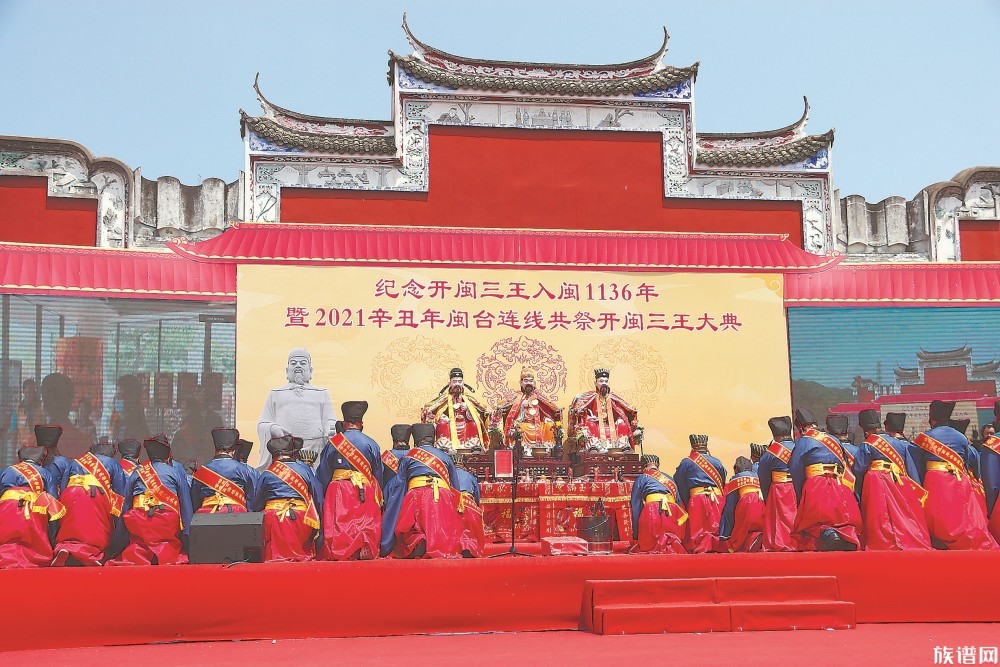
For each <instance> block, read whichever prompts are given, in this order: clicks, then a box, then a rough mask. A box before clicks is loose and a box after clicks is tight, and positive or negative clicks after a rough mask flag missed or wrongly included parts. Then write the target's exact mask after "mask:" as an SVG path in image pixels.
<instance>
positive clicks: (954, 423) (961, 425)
mask: <svg viewBox="0 0 1000 667" xmlns="http://www.w3.org/2000/svg"><path fill="white" fill-rule="evenodd" d="M971 423H972V420H971V419H952V420H951V423H950V424H949V426H951V427H952V428H953V429H955V430H956V431H958V432H959V433H961V434H962V435H965V432H966V431H967V430H969V424H971Z"/></svg>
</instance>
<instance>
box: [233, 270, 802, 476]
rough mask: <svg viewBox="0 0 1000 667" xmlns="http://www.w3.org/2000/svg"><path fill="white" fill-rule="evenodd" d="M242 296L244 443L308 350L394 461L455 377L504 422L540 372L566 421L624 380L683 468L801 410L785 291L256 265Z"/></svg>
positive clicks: (639, 278) (778, 283) (733, 451)
mask: <svg viewBox="0 0 1000 667" xmlns="http://www.w3.org/2000/svg"><path fill="white" fill-rule="evenodd" d="M237 290H238V294H237V329H236V330H237V345H236V351H237V359H236V365H237V375H238V377H239V378H240V387H239V391H238V392H237V423H238V426H239V428H240V431H241V432H245V433H253V432H254V431H255V428H256V424H257V421H258V419H259V417H260V415H261V410H262V406H263V403H264V400H265V398H266V397H267V395H268V391H269V390H271V389H274V388H277V387H280V386H282V385H284V384H285V382H286V377H285V364H286V359H287V355H288V352H289V351H290V350H291V349H293V348H297V347H304V348H307V349H308V350H309V351H310V353H311V355H312V360H313V369H314V375H313V379H312V384H313V385H314V386H317V387H324V388H326V389H328V390H329V392H330V394H331V396H332V398H333V404H334V407H335V411H336V412H337V413H339V412H340V404H341V402H343V401H347V400H367V401H368V402H369V404H370V406H371V407H370V409H369V412H368V416H367V417H366V419H365V430H366V432H367V433H369V434H370V435H371V436H372V437H374V438H375V439H376V441H378V442H379V443H380V444H382V446H383V447H388V445H389V442H388V434H389V428H390V426H391V425H392V424H395V423H412V422H414V421H417V420H418V419H419V416H420V408H421V406H422V405H423V404H424V403H426V402H428V401H430V400H431V399H433V398H434V397H435V396H437V394H438V392H439V391H440V390H441V389H442V387H443V386H444V385H445V384H446V383H447V381H448V371H449V370H450V369H451V368H452V367H456V366H457V367H461V368H462V369H463V370H464V371H465V378H466V382H467V383H468V384H470V385H471V386H473V387H474V388H475V390H476V395H477V396H478V397H479V398H480V400H482V401H483V402H484V403H487V404H488V405H489V406H491V407H496V406H497V405H500V404H502V403H504V402H506V401H508V400H510V399H511V397H512V396H513V393H514V391H515V390H516V388H517V387H518V382H519V377H520V372H521V369H522V368H523V367H525V366H527V367H530V368H532V369H533V370H534V371H535V373H536V378H537V381H538V386H539V390H540V392H541V393H542V394H543V395H545V396H546V397H548V398H549V399H551V400H553V401H555V403H556V404H557V405H558V406H559V407H560V408H563V409H564V410H565V408H566V407H567V406H568V405H569V403H570V402H571V401H572V399H573V397H574V396H575V395H576V394H578V393H580V392H582V391H585V390H588V389H592V388H593V382H594V373H593V370H594V369H595V368H598V367H606V368H609V369H610V370H611V387H612V390H613V391H615V392H616V393H618V394H620V395H621V396H622V397H623V398H625V400H627V401H629V402H630V403H632V404H633V405H635V406H636V407H637V408H638V410H639V421H640V423H642V424H643V425H644V426H645V427H646V431H645V433H646V435H645V450H646V451H647V452H653V453H657V454H660V455H661V457H663V458H664V460H665V461H666V462H667V463H665V465H667V466H668V467H669V466H671V465H674V464H675V463H676V461H677V460H678V459H679V458H680V457H682V456H684V455H685V454H686V453H687V451H688V434H689V433H708V434H710V435H711V436H712V446H713V451H715V452H716V453H718V454H720V455H722V456H723V457H724V458H725V459H726V460H732V458H734V457H735V456H737V455H739V454H744V453H746V451H747V447H748V443H749V442H751V441H756V442H761V439H762V438H765V437H766V433H767V426H766V420H767V417H768V416H770V415H772V414H778V413H784V412H787V410H788V408H789V402H788V397H789V390H788V347H787V339H786V331H787V329H786V322H785V314H784V308H783V303H782V280H781V276H776V275H771V274H755V275H736V274H707V273H702V274H691V273H688V274H682V273H612V272H600V273H599V272H586V271H573V272H570V271H557V270H552V271H515V270H486V269H462V270H459V269H438V268H433V267H430V268H394V267H385V268H369V267H323V268H317V267H295V266H251V265H241V266H240V267H239V268H238V273H237Z"/></svg>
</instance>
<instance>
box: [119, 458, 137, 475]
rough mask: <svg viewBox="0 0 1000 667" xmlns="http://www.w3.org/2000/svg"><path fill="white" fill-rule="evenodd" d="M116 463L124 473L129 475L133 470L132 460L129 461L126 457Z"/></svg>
mask: <svg viewBox="0 0 1000 667" xmlns="http://www.w3.org/2000/svg"><path fill="white" fill-rule="evenodd" d="M118 463H120V464H121V465H122V470H124V471H125V474H126V475H131V474H132V473H134V472H135V469H136V464H135V462H134V461H129V460H128V459H122V460H121V461H119V462H118Z"/></svg>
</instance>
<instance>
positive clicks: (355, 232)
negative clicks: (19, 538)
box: [0, 18, 1000, 463]
mask: <svg viewBox="0 0 1000 667" xmlns="http://www.w3.org/2000/svg"><path fill="white" fill-rule="evenodd" d="M402 27H403V31H404V34H405V37H406V39H407V40H408V42H409V44H410V46H411V52H410V53H409V54H407V55H399V54H396V53H393V52H390V53H389V62H388V87H389V93H390V102H391V110H392V111H391V114H390V117H389V118H388V119H344V118H338V117H336V116H326V115H311V114H309V113H304V112H303V111H298V110H291V109H287V108H284V107H282V106H279V105H278V103H276V102H275V101H272V100H270V99H269V98H268V97H266V96H265V94H264V89H265V88H266V83H267V82H266V81H264V82H261V81H259V80H255V81H254V82H253V84H252V85H253V89H254V90H255V91H256V94H257V98H258V101H259V104H260V110H259V112H257V111H253V112H247V111H243V110H240V111H239V131H240V132H241V135H242V138H243V147H244V156H243V157H244V166H243V170H242V172H241V173H240V175H239V177H238V178H237V179H236V180H233V181H231V182H226V181H225V180H223V179H219V178H209V179H206V180H204V181H203V182H202V183H199V184H196V185H185V184H183V183H181V182H180V181H179V180H178V179H177V178H174V177H172V176H169V175H162V176H157V177H147V176H146V175H144V174H143V172H142V170H141V168H139V167H133V166H129V165H126V164H124V163H123V162H121V161H120V160H117V159H115V158H113V157H98V156H94V155H93V154H91V153H90V151H89V150H88V149H87V148H86V147H84V146H81V145H79V144H77V143H74V142H72V141H69V140H61V139H58V140H57V139H48V138H32V137H12V136H0V298H2V308H0V334H2V349H0V357H2V373H3V376H2V379H0V424H4V423H6V424H12V423H14V421H16V420H14V421H12V420H11V419H10V417H11V416H12V415H14V414H18V411H19V410H20V411H22V412H23V411H24V410H27V409H29V408H30V409H32V410H37V409H40V408H36V407H32V406H33V405H34V403H33V401H36V400H38V399H37V398H29V397H28V396H27V393H28V392H29V391H37V386H38V385H41V383H42V381H43V380H44V378H45V377H47V376H48V375H51V374H53V373H64V374H68V373H69V372H70V371H72V373H73V374H74V375H75V376H77V377H78V379H79V381H78V383H77V384H78V387H77V393H76V395H75V396H74V398H73V410H72V413H73V415H74V416H75V415H76V414H77V411H78V409H79V402H80V399H81V398H83V397H86V398H87V399H88V400H87V404H88V407H89V409H90V410H91V411H92V413H93V414H92V418H93V420H94V421H95V429H96V431H97V432H98V433H105V432H110V426H111V424H112V423H113V420H114V413H113V411H112V410H111V407H110V406H113V405H114V404H115V400H116V396H118V395H119V393H120V391H119V387H118V386H117V384H118V380H119V379H120V378H121V377H122V376H125V375H131V376H134V377H136V378H137V379H138V382H139V384H140V387H141V388H142V389H141V391H142V393H143V398H142V400H143V404H144V408H145V409H146V410H147V414H148V415H149V421H150V428H151V429H153V428H154V425H155V427H156V428H155V429H154V430H157V429H158V430H162V431H165V432H171V433H173V432H174V431H179V430H181V428H182V426H183V425H184V424H185V423H191V420H192V419H195V418H197V419H208V418H215V417H216V416H218V417H219V418H220V419H221V420H222V421H224V422H225V423H231V421H232V419H233V415H234V412H235V407H234V406H235V399H234V396H235V392H236V388H235V387H236V381H235V367H234V364H233V363H232V357H233V356H234V347H235V339H236V334H235V328H236V327H235V311H236V306H235V302H236V291H237V289H236V267H237V266H238V265H239V264H243V263H275V264H308V265H317V266H322V265H351V266H365V265H371V266H405V265H407V264H411V265H412V264H413V263H414V262H423V263H425V264H434V265H436V266H439V267H456V266H459V267H460V266H479V267H487V268H505V267H506V268H509V267H512V266H516V267H518V268H543V269H551V268H554V267H561V268H567V269H587V270H605V271H612V270H613V271H623V272H628V271H632V272H641V271H650V272H656V271H660V272H684V271H693V272H743V273H754V272H756V273H774V274H781V276H782V279H783V283H782V287H781V298H782V299H783V303H784V306H785V309H786V310H785V312H786V313H787V310H788V309H792V308H818V307H829V308H837V307H842V306H857V307H886V306H900V307H909V306H930V307H941V308H945V307H950V306H976V307H982V306H995V305H997V304H1000V269H998V268H997V265H996V264H991V263H989V261H988V260H998V259H1000V228H998V226H997V225H998V224H1000V223H998V220H1000V168H989V167H977V168H973V169H969V170H966V171H963V172H961V173H960V174H958V175H956V176H955V177H954V178H953V179H951V180H949V181H946V182H942V183H937V184H934V185H931V186H929V187H928V188H925V189H924V190H922V191H921V192H920V193H917V195H916V196H914V197H913V198H912V199H909V200H907V199H905V198H903V197H891V198H889V199H886V200H885V201H882V202H878V203H869V202H866V201H865V200H864V199H863V198H861V197H858V196H855V195H851V196H846V197H840V195H839V192H838V191H837V190H836V189H835V187H834V184H833V179H832V157H833V144H834V134H833V130H828V129H826V128H820V130H819V131H816V132H810V131H808V130H807V124H808V120H809V110H810V109H809V104H808V102H807V101H806V102H804V105H803V108H802V109H789V110H788V112H787V115H786V116H784V117H783V118H779V119H776V122H775V125H777V126H779V127H777V129H771V130H763V131H744V132H731V131H730V132H717V131H709V130H706V129H701V128H699V127H697V125H696V113H695V91H696V80H697V75H698V64H697V63H693V64H691V63H679V64H668V63H667V62H666V60H667V46H668V37H669V36H668V35H667V33H666V31H665V30H664V33H663V39H662V43H660V44H659V46H658V47H657V48H655V49H654V50H653V51H652V53H651V54H650V55H648V56H645V57H642V58H639V59H637V60H634V61H632V62H626V63H619V64H612V65H573V64H548V63H525V62H502V61H492V60H482V59H478V58H473V57H466V56H457V55H453V54H450V53H447V52H445V51H443V50H441V49H438V48H436V47H433V46H430V45H428V44H426V43H424V42H422V41H421V40H419V39H418V38H417V37H416V36H415V35H414V34H413V33H412V32H411V30H410V28H409V26H408V25H407V24H406V21H405V18H404V21H403V26H402ZM248 84H249V82H248ZM234 111H235V110H234ZM310 111H313V112H317V111H322V112H329V113H334V114H335V113H336V110H310ZM792 118H796V119H795V120H794V121H793V122H791V123H788V124H785V125H783V126H782V123H787V121H788V120H789V119H792ZM734 125H738V118H734ZM713 130H714V128H713ZM235 131H236V128H235V127H234V132H235ZM790 335H791V336H794V335H795V332H794V331H792V332H790ZM76 338H83V339H86V342H78V343H72V342H68V341H71V340H73V339H76ZM935 354H937V356H934V355H935ZM941 354H943V353H940V354H939V353H929V352H928V353H922V355H923V356H921V358H920V359H919V365H918V367H917V368H916V369H902V368H901V369H897V371H896V376H897V384H898V385H899V391H900V393H901V394H903V395H910V394H911V393H913V394H914V395H921V394H926V393H928V392H934V391H936V389H934V387H936V386H937V385H936V383H937V382H938V381H939V378H944V380H941V381H946V380H947V379H948V378H950V377H951V375H950V374H954V373H959V372H962V373H964V375H962V378H963V382H964V383H966V384H968V385H969V389H968V391H976V392H979V391H982V395H983V396H986V395H990V396H995V395H996V389H997V384H996V383H997V370H998V365H1000V362H991V363H990V364H972V363H971V361H970V359H971V357H969V356H968V355H969V354H971V352H968V351H964V350H963V351H957V352H955V353H953V354H952V356H953V357H954V358H952V357H947V359H945V357H942V356H941ZM954 355H957V356H954ZM963 355H965V356H963ZM945 356H947V355H945ZM956 369H957V370H956ZM28 381H30V382H28ZM26 383H27V385H26ZM32 384H34V385H36V387H35V389H30V390H29V388H28V387H29V386H30V385H32ZM963 386H964V385H963ZM963 391H964V390H963ZM876 398H884V396H882V397H879V396H875V395H874V393H873V396H872V399H873V400H874V399H876ZM26 406H27V407H26ZM205 412H208V413H210V414H209V415H207V416H206V415H205V414H204V413H205ZM192 414H193V415H194V416H193V417H192ZM5 428H6V427H2V428H0V431H3V429H5ZM23 435H24V434H23V433H21V434H20V435H17V434H14V433H12V432H10V431H6V432H0V463H4V452H6V456H7V458H8V459H9V457H10V455H11V453H12V452H13V446H14V444H16V439H17V438H20V437H22V436H23Z"/></svg>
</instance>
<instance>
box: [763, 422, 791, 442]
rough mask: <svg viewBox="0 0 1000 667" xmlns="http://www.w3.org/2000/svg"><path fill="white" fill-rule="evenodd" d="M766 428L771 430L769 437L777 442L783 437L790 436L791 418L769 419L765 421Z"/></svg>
mask: <svg viewBox="0 0 1000 667" xmlns="http://www.w3.org/2000/svg"><path fill="white" fill-rule="evenodd" d="M767 427H768V428H769V429H771V437H772V438H774V439H775V440H777V439H778V438H780V437H781V436H783V435H791V434H792V418H791V417H771V418H770V419H768V420H767Z"/></svg>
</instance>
